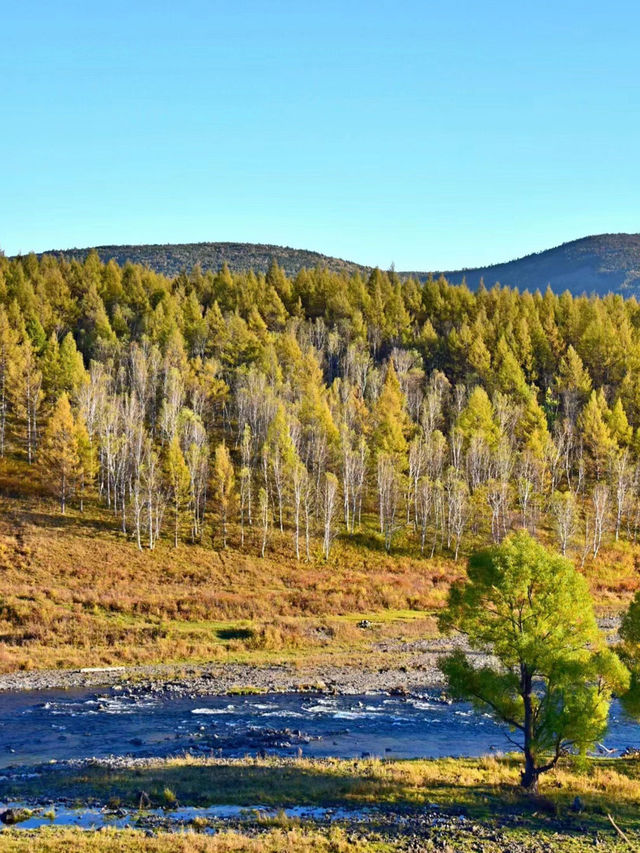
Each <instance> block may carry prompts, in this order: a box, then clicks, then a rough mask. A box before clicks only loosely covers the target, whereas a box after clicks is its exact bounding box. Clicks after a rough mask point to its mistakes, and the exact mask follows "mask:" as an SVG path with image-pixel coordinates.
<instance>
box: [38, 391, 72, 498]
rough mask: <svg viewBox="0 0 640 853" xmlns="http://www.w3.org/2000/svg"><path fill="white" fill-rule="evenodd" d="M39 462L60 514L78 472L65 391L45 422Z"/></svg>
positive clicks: (70, 415) (70, 413)
mask: <svg viewBox="0 0 640 853" xmlns="http://www.w3.org/2000/svg"><path fill="white" fill-rule="evenodd" d="M39 464H40V470H41V474H42V478H43V480H44V481H45V483H47V484H48V485H49V487H50V488H51V490H52V492H53V493H54V494H55V495H56V496H57V497H58V499H59V500H60V511H61V512H62V514H63V515H64V513H65V510H66V506H67V501H68V499H69V497H70V495H72V494H73V492H74V490H75V489H76V487H77V485H78V481H79V479H80V476H81V472H82V462H81V458H80V452H79V448H78V427H77V425H76V422H75V420H74V417H73V414H72V412H71V406H70V404H69V398H68V396H67V395H66V394H61V395H60V397H59V398H58V401H57V403H56V405H55V408H54V410H53V412H52V414H51V417H50V418H49V420H48V422H47V425H46V428H45V430H44V435H43V438H42V446H41V448H40V458H39Z"/></svg>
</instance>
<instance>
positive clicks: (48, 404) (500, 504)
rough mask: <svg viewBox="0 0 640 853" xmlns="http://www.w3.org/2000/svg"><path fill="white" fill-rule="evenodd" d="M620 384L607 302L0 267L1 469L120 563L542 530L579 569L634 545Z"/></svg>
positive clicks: (1, 261)
mask: <svg viewBox="0 0 640 853" xmlns="http://www.w3.org/2000/svg"><path fill="white" fill-rule="evenodd" d="M639 366H640V306H639V305H638V303H637V302H636V301H635V299H628V300H623V299H622V298H620V297H619V296H607V297H605V298H596V297H592V298H586V297H581V298H575V297H572V296H571V295H570V294H569V293H564V294H562V295H555V294H553V293H552V292H551V291H550V290H546V291H545V292H544V293H541V292H536V293H529V292H525V293H519V292H517V291H515V290H511V289H508V288H501V287H498V286H496V287H493V288H491V289H490V290H487V289H485V288H484V287H480V288H479V290H478V291H476V292H471V291H470V290H469V289H468V288H466V287H465V286H464V285H458V286H453V285H450V284H449V283H448V282H447V281H446V280H445V279H443V278H441V279H438V280H432V279H430V280H428V281H426V282H425V283H419V282H418V281H415V280H412V279H410V278H409V279H404V280H401V279H400V278H398V277H397V276H396V275H395V273H394V272H393V271H389V272H382V271H380V270H374V271H372V272H371V273H370V274H369V275H368V276H366V277H364V276H362V275H360V274H355V275H352V276H347V275H341V274H336V273H330V272H328V271H327V270H325V269H315V270H302V271H301V272H300V273H299V274H298V275H297V276H296V277H295V278H293V279H291V278H288V277H287V276H286V275H285V274H284V273H283V271H282V270H281V269H280V268H279V267H278V266H277V265H275V264H274V265H272V266H271V268H270V269H269V271H268V273H267V274H266V275H262V274H260V275H256V274H254V273H253V272H247V273H244V274H231V273H230V272H229V270H228V269H227V268H226V267H223V268H222V269H221V270H220V271H219V272H217V273H212V272H208V273H206V274H205V273H202V272H201V270H200V269H199V268H197V267H196V268H195V269H194V270H192V271H191V272H190V273H189V274H186V273H183V274H181V275H179V276H177V277H175V278H173V279H168V278H165V277H163V276H161V275H159V274H157V273H154V272H152V271H150V270H148V269H145V268H143V267H140V266H134V265H131V264H128V265H126V266H125V267H123V268H120V267H118V266H117V265H116V264H115V263H114V262H109V263H107V264H103V263H101V262H100V260H99V259H98V257H97V255H96V254H95V253H92V254H89V256H88V257H87V258H86V260H85V261H84V262H83V263H80V262H78V261H66V260H64V259H56V258H54V257H51V256H44V257H42V258H41V259H37V258H36V257H35V256H33V255H30V256H28V257H24V258H18V259H13V260H8V259H6V258H4V257H0V455H2V456H5V455H7V454H12V455H14V456H16V455H18V456H21V457H23V458H24V459H25V460H26V461H27V462H29V463H30V464H32V465H34V466H35V467H36V468H37V469H38V470H39V472H40V475H41V478H42V482H43V484H44V485H45V487H46V488H47V489H48V490H49V491H50V492H51V493H52V494H53V495H55V497H56V498H57V500H58V501H59V503H60V509H61V511H62V512H64V511H65V509H66V507H67V506H68V504H69V501H70V500H74V501H76V503H77V504H78V505H80V506H82V504H83V502H84V501H85V500H86V499H87V497H89V496H91V498H92V499H95V497H96V495H97V497H98V499H99V500H100V501H101V502H103V503H104V504H105V505H106V506H107V507H109V508H110V509H111V511H112V512H113V513H114V516H115V517H116V518H117V520H118V524H119V525H120V527H121V529H122V532H123V535H125V536H127V537H129V538H130V539H131V540H132V541H133V542H135V543H136V545H137V547H139V548H150V549H153V548H154V547H155V545H156V543H157V542H158V540H159V539H160V537H163V536H166V537H168V538H170V539H171V540H172V541H173V542H174V544H176V545H177V544H179V543H180V542H200V541H205V542H213V544H214V545H215V546H216V547H225V546H226V545H227V542H228V541H229V538H230V537H233V541H234V544H236V541H237V544H238V545H239V547H247V548H248V547H251V548H255V547H256V546H257V548H258V550H259V552H260V553H262V554H264V553H265V552H266V550H267V549H268V548H269V543H270V541H271V538H272V536H273V535H274V531H276V532H278V533H282V534H286V535H288V536H290V540H291V548H292V552H293V553H294V554H295V556H296V557H297V558H298V559H310V558H311V556H312V555H313V554H314V553H316V552H317V551H321V552H322V554H323V555H324V557H326V558H328V557H329V555H330V553H331V548H332V544H333V542H334V540H335V537H336V536H337V535H357V534H359V533H362V531H363V529H364V528H365V527H367V526H368V527H370V526H371V525H372V524H373V523H375V526H376V527H377V529H378V535H379V541H380V542H381V543H383V544H384V547H385V548H386V549H387V550H388V551H391V550H392V549H393V548H394V546H395V545H396V543H398V541H400V540H401V541H402V542H403V547H408V548H412V549H415V551H416V552H419V553H423V554H425V555H426V556H433V555H435V554H436V553H444V554H446V555H449V556H452V557H454V558H456V559H457V558H458V556H459V554H460V552H461V550H464V549H465V542H468V541H470V540H471V539H473V541H479V540H482V539H485V540H492V541H494V542H496V543H497V542H500V541H501V540H502V539H503V538H504V537H505V535H506V534H507V533H508V531H509V530H510V529H511V528H513V527H523V528H525V529H528V530H530V531H535V530H536V529H539V528H540V527H545V528H547V529H549V530H550V531H552V533H553V536H554V537H555V541H556V543H557V545H558V547H559V548H560V550H561V551H562V553H563V554H565V553H568V552H571V553H573V554H575V555H577V556H578V558H579V560H581V561H582V562H583V563H584V562H585V560H587V559H594V558H597V556H598V553H599V551H600V548H601V547H602V544H603V542H604V541H606V539H607V538H608V537H612V538H615V539H619V538H625V539H628V540H631V541H635V540H636V539H637V536H638V529H639V527H640V429H639V428H640V373H639V370H638V368H639ZM373 520H375V522H374V521H373Z"/></svg>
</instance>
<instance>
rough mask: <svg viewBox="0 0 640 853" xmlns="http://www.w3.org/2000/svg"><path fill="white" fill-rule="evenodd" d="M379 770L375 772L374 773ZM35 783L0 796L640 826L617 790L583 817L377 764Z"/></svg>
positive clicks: (82, 776)
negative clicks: (611, 819) (171, 800)
mask: <svg viewBox="0 0 640 853" xmlns="http://www.w3.org/2000/svg"><path fill="white" fill-rule="evenodd" d="M376 770H378V772H376ZM39 771H41V772H40V775H39V776H38V777H37V778H34V779H29V778H24V777H22V778H20V777H16V778H14V779H11V778H6V779H4V780H2V781H0V799H7V800H8V799H16V800H20V799H26V798H29V797H38V796H43V795H46V796H47V797H49V798H51V799H54V800H55V799H62V798H65V799H68V800H71V801H76V802H78V803H81V802H86V801H88V800H91V801H93V802H95V801H98V802H100V803H103V804H106V803H107V802H109V801H118V802H120V803H121V804H122V805H123V806H125V807H129V808H137V807H138V806H139V803H140V798H141V793H142V792H143V791H144V792H145V794H146V795H147V797H148V798H149V800H150V803H151V807H155V808H158V807H162V806H164V805H166V802H167V793H166V791H167V789H169V791H170V792H172V796H175V800H176V802H177V803H178V804H179V805H180V806H199V807H206V806H213V805H236V806H240V807H247V808H251V807H259V806H262V807H272V808H287V807H291V806H307V807H313V806H318V807H336V806H341V807H343V808H346V809H349V810H351V809H353V810H358V809H367V808H371V807H374V809H375V812H373V813H372V814H371V820H372V821H373V822H375V820H377V819H380V816H381V814H384V811H385V810H386V811H392V812H393V813H402V814H403V815H407V816H409V818H412V817H413V816H415V817H416V819H418V818H419V817H420V816H421V815H424V813H425V812H430V813H434V812H435V813H436V814H441V815H443V816H444V815H449V816H453V815H465V816H466V817H467V818H468V819H469V820H477V821H486V822H490V823H491V824H492V825H495V826H498V825H502V826H504V827H507V828H513V829H518V830H519V831H526V832H531V833H541V834H543V835H545V836H546V835H552V834H553V833H557V832H561V833H568V834H573V833H575V834H579V833H581V832H582V833H584V832H588V833H595V832H599V833H608V834H610V832H611V826H610V824H609V823H608V819H607V813H608V812H612V813H613V814H614V815H615V816H616V818H617V819H619V820H620V821H621V822H622V823H623V825H624V827H625V830H630V831H634V832H638V831H639V830H640V813H639V812H638V810H637V808H635V804H634V803H631V802H630V801H626V800H625V801H620V800H619V799H618V798H617V796H616V791H615V790H613V789H612V791H611V793H607V792H606V791H602V792H598V794H597V796H595V795H594V796H593V797H589V798H587V802H586V803H585V811H584V812H582V813H580V814H576V813H573V812H572V810H571V802H572V799H573V796H574V792H572V791H571V790H570V789H569V788H567V789H563V790H562V791H559V790H555V789H552V790H550V791H549V796H550V798H549V799H547V797H546V796H543V797H541V798H531V797H529V796H527V795H525V794H524V793H522V792H521V791H520V789H519V788H518V787H517V786H516V785H514V784H511V783H510V782H505V781H498V780H496V782H495V783H487V782H479V783H476V782H473V781H468V782H467V781H460V780H456V781H451V780H448V779H443V780H438V779H428V780H426V779H425V780H422V781H421V780H420V778H419V777H418V776H416V778H415V779H414V780H411V779H409V780H403V776H402V774H401V775H400V776H395V777H392V776H387V775H385V773H384V771H380V770H379V768H378V767H377V766H375V765H374V766H371V765H370V764H368V763H367V762H360V761H353V762H342V763H340V764H334V765H332V764H330V763H329V762H326V763H325V762H322V761H316V762H313V763H312V762H309V763H305V762H304V761H302V762H290V763H289V762H286V761H282V760H278V759H275V760H274V761H273V763H269V762H268V763H264V762H259V761H256V762H255V763H254V762H253V761H252V760H251V759H248V760H246V761H243V762H241V761H233V762H229V763H227V762H223V761H221V762H212V763H198V764H196V763H194V764H190V763H186V764H160V765H156V766H153V765H151V766H147V767H134V768H129V769H117V770H113V769H108V768H105V767H95V766H94V767H92V766H88V767H82V768H79V769H72V770H69V771H61V770H60V769H59V768H58V769H56V770H55V771H53V770H49V769H48V768H39Z"/></svg>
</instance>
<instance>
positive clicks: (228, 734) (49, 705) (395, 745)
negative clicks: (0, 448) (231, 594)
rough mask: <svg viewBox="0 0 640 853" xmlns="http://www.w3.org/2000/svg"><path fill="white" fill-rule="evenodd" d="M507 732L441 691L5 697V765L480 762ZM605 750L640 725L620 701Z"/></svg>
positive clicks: (627, 742) (633, 737)
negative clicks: (241, 759) (256, 759)
mask: <svg viewBox="0 0 640 853" xmlns="http://www.w3.org/2000/svg"><path fill="white" fill-rule="evenodd" d="M509 734H510V733H509V731H508V730H507V729H506V728H504V727H501V726H498V725H497V724H496V723H494V722H493V720H492V719H491V718H490V717H489V716H487V715H484V714H480V713H478V712H476V711H474V710H473V709H472V708H471V707H470V706H469V705H466V704H460V703H458V704H455V703H454V704H447V703H445V702H442V701H440V699H439V697H438V695H437V693H433V694H425V695H423V696H421V697H419V698H416V697H413V696H412V697H406V698H405V697H400V696H397V697H396V696H388V695H386V694H372V695H362V696H335V697H333V696H331V697H330V696H326V695H320V694H309V693H295V694H282V693H274V694H262V695H256V696H200V697H195V698H186V697H177V698H172V697H171V696H170V695H166V694H160V695H156V694H142V693H136V692H131V693H128V692H125V691H122V690H120V691H118V690H116V689H107V690H104V691H100V692H96V691H95V690H86V689H77V690H47V691H39V692H36V691H29V692H28V691H25V692H19V691H16V692H6V693H1V694H0V768H5V769H6V768H9V767H11V766H20V765H37V764H42V763H46V762H53V761H64V760H66V759H82V758H88V757H107V756H133V757H151V756H166V755H173V754H180V753H184V752H187V751H190V752H191V753H193V754H195V755H198V754H200V755H211V754H213V755H221V756H225V757H234V756H244V755H257V754H262V753H265V752H266V753H267V754H278V755H298V754H302V755H305V756H309V757H313V756H316V757H320V756H337V757H341V758H360V757H362V756H363V755H371V756H379V757H390V758H391V757H393V758H418V757H433V758H435V757H442V756H478V755H484V754H488V753H495V752H506V751H510V750H512V749H513V745H512V743H510V742H509V740H508V735H509ZM603 743H604V746H605V747H606V748H607V749H608V750H613V752H612V753H611V754H613V755H616V754H619V753H620V752H621V751H623V750H624V749H625V748H627V747H635V746H636V745H638V744H640V729H639V728H638V726H637V724H635V723H633V722H632V721H629V720H627V719H626V718H625V717H624V715H623V713H622V711H621V709H620V706H619V705H618V703H616V702H614V703H613V705H612V709H611V716H610V726H609V732H608V734H607V736H606V737H605V738H604V741H603Z"/></svg>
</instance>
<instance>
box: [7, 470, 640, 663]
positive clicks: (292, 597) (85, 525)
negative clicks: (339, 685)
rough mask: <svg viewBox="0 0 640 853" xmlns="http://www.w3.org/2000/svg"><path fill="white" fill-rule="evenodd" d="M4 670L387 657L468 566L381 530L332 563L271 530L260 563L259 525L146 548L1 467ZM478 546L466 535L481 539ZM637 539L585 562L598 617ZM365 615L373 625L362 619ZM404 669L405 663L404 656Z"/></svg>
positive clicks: (624, 582) (94, 514)
mask: <svg viewBox="0 0 640 853" xmlns="http://www.w3.org/2000/svg"><path fill="white" fill-rule="evenodd" d="M0 494H1V495H3V497H1V498H0V641H1V643H0V671H13V670H16V669H34V668H35V669H43V668H56V667H59V668H75V667H81V666H102V665H114V664H142V663H157V662H165V663H167V662H202V661H220V662H225V661H237V662H252V663H268V662H271V661H281V660H289V661H294V662H299V663H305V664H309V665H312V666H318V665H323V664H324V663H327V662H329V663H336V664H342V663H351V664H353V663H357V664H358V665H369V666H370V667H376V666H379V665H384V664H385V663H386V664H387V665H388V656H387V660H385V659H384V656H382V655H380V654H379V653H378V652H377V648H378V644H379V643H383V642H388V641H391V642H393V641H399V640H404V639H409V640H411V639H417V638H420V637H424V636H427V637H430V636H433V635H434V634H435V632H436V626H435V620H434V618H433V615H432V614H433V613H434V612H435V611H437V610H438V609H439V608H440V607H441V606H442V605H443V603H444V602H445V600H446V596H447V592H448V589H449V586H450V584H451V582H452V581H454V580H456V579H458V578H460V577H461V576H462V574H463V571H464V561H463V560H462V559H461V560H460V561H459V562H454V561H453V560H451V559H447V558H444V557H436V558H435V559H433V560H431V559H427V558H422V557H421V556H420V555H419V553H418V551H417V549H416V547H415V544H412V543H410V542H409V541H407V537H406V536H404V535H400V536H399V537H398V542H397V546H396V547H394V551H393V553H392V554H391V555H389V554H386V553H385V551H384V549H383V548H382V546H381V543H380V541H379V537H378V536H377V534H376V533H375V520H374V519H365V521H366V526H365V528H364V529H363V531H362V532H361V533H359V534H357V535H355V536H354V537H347V536H344V537H340V538H339V539H338V540H337V541H336V543H335V546H334V548H333V551H332V554H331V558H330V560H329V561H324V560H323V559H322V558H321V556H320V555H319V554H318V553H315V554H314V558H313V560H312V561H311V562H309V563H306V562H304V561H302V562H298V561H297V560H296V559H295V557H294V555H293V546H292V536H291V533H290V531H285V533H284V534H280V533H279V531H275V532H274V534H273V537H272V540H271V543H270V546H269V549H268V552H267V556H266V557H265V559H261V558H260V556H259V550H260V548H259V542H258V538H259V537H258V536H257V533H254V534H252V533H251V532H249V533H248V537H247V543H246V546H245V548H244V549H243V550H240V549H239V532H238V531H237V530H235V529H232V531H231V536H230V547H229V548H228V549H227V550H225V551H219V550H215V549H213V548H212V547H211V544H210V524H209V526H208V527H207V534H206V536H205V542H204V544H202V545H192V544H187V543H184V544H181V545H180V546H179V547H178V548H177V549H174V548H173V547H172V546H171V544H170V543H169V542H168V541H162V542H161V543H160V544H159V545H158V547H157V549H156V550H154V551H148V550H143V551H142V552H139V551H138V550H137V548H136V547H135V544H134V543H133V542H131V541H127V540H125V538H124V537H123V535H122V533H121V531H120V522H119V519H118V518H117V517H115V515H114V514H113V513H112V512H110V511H108V510H106V509H105V508H102V507H99V506H98V505H97V501H95V500H93V501H89V502H88V503H87V509H86V511H85V512H84V513H80V512H79V511H78V510H77V508H75V507H71V508H69V509H68V511H67V515H66V516H62V515H60V513H59V510H58V507H57V505H56V504H55V503H54V502H53V501H52V500H51V499H50V498H48V497H47V496H46V495H43V494H41V492H40V488H39V486H38V482H37V479H36V478H35V477H34V474H33V470H32V469H30V468H29V467H28V466H27V465H26V464H25V463H23V462H20V461H18V460H15V459H5V460H3V461H0ZM479 544H482V543H481V542H480V541H478V542H474V543H469V545H470V546H471V545H473V546H477V545H479ZM639 560H640V546H633V545H631V544H629V543H622V542H620V543H615V544H610V545H608V546H607V547H605V548H603V549H602V551H601V553H600V556H599V558H598V560H597V562H596V563H594V562H593V561H587V563H586V566H585V574H586V576H587V578H588V580H589V583H590V586H591V589H592V592H593V594H594V597H595V600H596V604H597V607H598V610H599V612H600V613H608V612H616V611H619V610H620V609H621V608H622V607H623V606H624V605H625V604H626V603H627V602H628V600H629V599H630V597H631V595H632V594H633V592H634V591H635V590H636V589H637V588H638V587H639V586H640V573H639V571H638V565H640V563H639ZM362 618H368V619H370V620H371V621H373V623H374V627H373V630H371V631H368V632H363V631H361V630H360V629H358V628H357V627H356V623H357V621H358V620H359V619H362ZM397 662H398V664H402V663H404V664H410V660H409V658H408V657H407V656H406V655H405V656H404V657H403V655H402V654H401V653H399V654H398V656H397Z"/></svg>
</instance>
